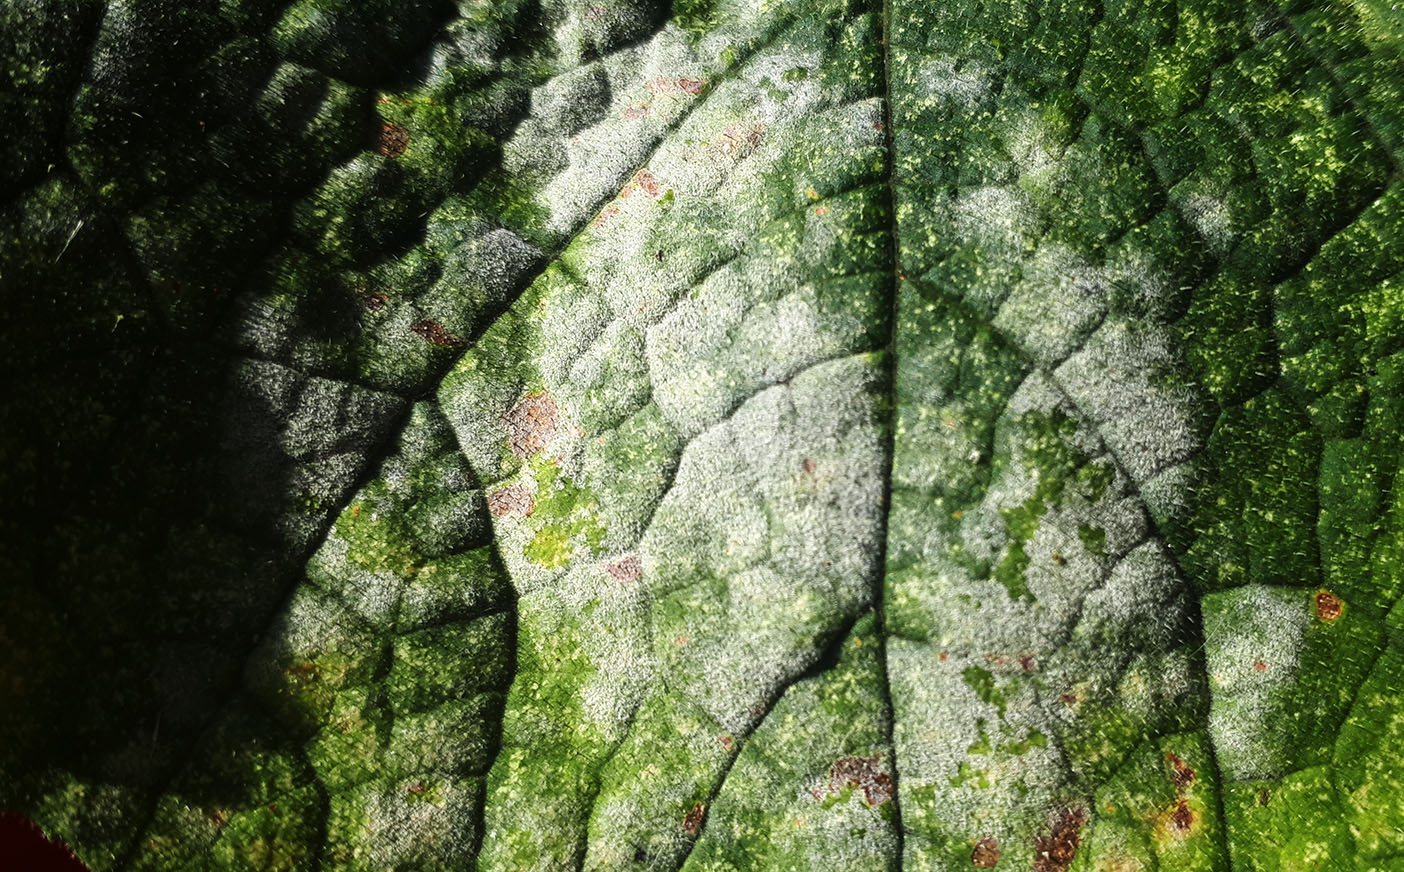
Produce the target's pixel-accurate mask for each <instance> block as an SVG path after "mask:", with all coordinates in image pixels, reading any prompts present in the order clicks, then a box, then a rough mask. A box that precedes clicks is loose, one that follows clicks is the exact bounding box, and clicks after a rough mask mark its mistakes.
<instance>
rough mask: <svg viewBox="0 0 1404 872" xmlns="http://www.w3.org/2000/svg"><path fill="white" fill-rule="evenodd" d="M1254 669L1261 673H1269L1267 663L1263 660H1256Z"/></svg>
mask: <svg viewBox="0 0 1404 872" xmlns="http://www.w3.org/2000/svg"><path fill="white" fill-rule="evenodd" d="M1253 668H1254V669H1256V670H1258V671H1259V672H1267V663H1265V662H1263V661H1262V660H1254V661H1253Z"/></svg>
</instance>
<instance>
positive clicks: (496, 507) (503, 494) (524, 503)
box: [487, 484, 536, 518]
mask: <svg viewBox="0 0 1404 872" xmlns="http://www.w3.org/2000/svg"><path fill="white" fill-rule="evenodd" d="M487 507H488V511H489V512H491V513H492V516H493V517H494V518H501V517H505V516H507V515H519V516H521V517H523V518H525V517H527V516H528V515H530V514H531V513H532V512H533V511H535V509H536V500H535V499H534V498H533V497H532V495H531V493H530V492H529V491H528V490H527V489H526V485H522V484H510V485H508V486H507V487H503V488H498V489H497V490H495V491H492V492H491V493H489V494H488V495H487Z"/></svg>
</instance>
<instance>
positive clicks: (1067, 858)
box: [1033, 808, 1087, 872]
mask: <svg viewBox="0 0 1404 872" xmlns="http://www.w3.org/2000/svg"><path fill="white" fill-rule="evenodd" d="M1085 823H1087V810H1086V809H1083V808H1065V809H1063V810H1061V811H1059V812H1058V814H1057V815H1056V816H1055V817H1054V818H1053V823H1052V826H1051V827H1050V828H1049V833H1048V834H1047V835H1044V836H1039V837H1038V838H1036V839H1034V863H1033V867H1034V872H1067V870H1068V868H1069V867H1070V866H1072V862H1073V859H1074V858H1075V857H1076V856H1077V846H1078V845H1080V844H1082V826H1083V824H1085Z"/></svg>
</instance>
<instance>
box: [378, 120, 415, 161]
mask: <svg viewBox="0 0 1404 872" xmlns="http://www.w3.org/2000/svg"><path fill="white" fill-rule="evenodd" d="M407 148H409V131H408V130H406V129H404V128H403V127H401V126H400V125H398V124H395V123H394V122H392V121H386V122H383V123H382V124H381V125H380V136H379V137H377V138H376V141H375V150H376V151H377V152H379V153H380V154H383V155H385V156H386V157H399V156H400V155H402V154H404V153H405V149H407Z"/></svg>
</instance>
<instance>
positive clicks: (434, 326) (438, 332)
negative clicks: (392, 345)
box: [410, 318, 463, 348]
mask: <svg viewBox="0 0 1404 872" xmlns="http://www.w3.org/2000/svg"><path fill="white" fill-rule="evenodd" d="M410 329H411V330H413V331H414V332H415V334H416V335H417V336H419V338H420V339H423V340H424V341H425V342H428V343H429V344H430V345H436V346H438V347H439V348H457V347H458V346H460V345H462V344H463V340H461V339H459V338H458V337H457V336H454V335H453V334H452V333H450V332H448V330H447V329H446V328H445V327H444V325H442V324H440V323H439V322H438V321H435V320H434V319H432V318H425V319H424V320H422V321H416V322H414V325H413V326H411V327H410Z"/></svg>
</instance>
